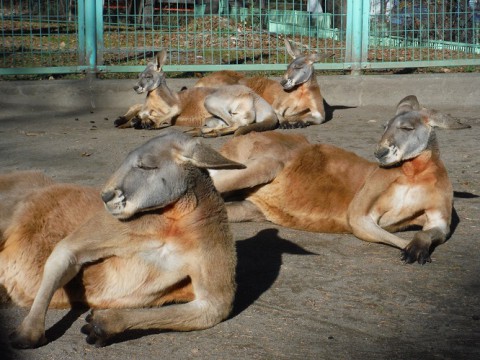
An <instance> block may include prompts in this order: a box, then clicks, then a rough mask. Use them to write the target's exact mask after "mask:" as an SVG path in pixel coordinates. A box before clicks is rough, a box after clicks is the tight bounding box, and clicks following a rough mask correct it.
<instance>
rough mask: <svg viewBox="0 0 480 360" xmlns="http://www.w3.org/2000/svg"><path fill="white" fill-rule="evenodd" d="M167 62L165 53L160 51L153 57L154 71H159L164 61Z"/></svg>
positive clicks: (163, 50)
mask: <svg viewBox="0 0 480 360" xmlns="http://www.w3.org/2000/svg"><path fill="white" fill-rule="evenodd" d="M166 60H167V51H166V50H165V49H162V51H160V52H158V53H157V55H156V56H155V70H156V71H161V70H162V67H163V65H165V61H166Z"/></svg>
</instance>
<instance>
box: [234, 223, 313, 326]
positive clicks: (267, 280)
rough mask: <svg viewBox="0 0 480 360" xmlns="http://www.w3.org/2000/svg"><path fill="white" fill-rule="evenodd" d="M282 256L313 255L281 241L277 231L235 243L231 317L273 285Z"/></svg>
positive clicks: (273, 230)
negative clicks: (235, 273) (235, 281)
mask: <svg viewBox="0 0 480 360" xmlns="http://www.w3.org/2000/svg"><path fill="white" fill-rule="evenodd" d="M283 254H293V255H316V254H315V253H312V252H309V251H307V250H305V249H303V248H301V247H300V246H298V245H296V244H294V243H292V242H290V241H288V240H285V239H282V238H280V237H279V236H278V230H277V229H265V230H262V231H260V232H259V233H258V234H257V235H255V236H254V237H252V238H249V239H246V240H242V241H237V257H238V265H237V293H236V296H235V302H234V304H233V310H232V314H231V315H230V317H231V318H233V317H235V316H237V315H238V314H240V313H241V312H242V311H244V310H245V309H246V308H248V307H249V306H250V305H252V304H253V303H254V302H255V301H256V300H257V299H258V298H259V297H260V296H261V295H262V294H263V293H264V292H265V291H267V290H268V289H269V288H270V287H271V286H272V285H273V283H274V282H275V280H276V279H277V277H278V274H279V273H280V268H281V266H282V255H283Z"/></svg>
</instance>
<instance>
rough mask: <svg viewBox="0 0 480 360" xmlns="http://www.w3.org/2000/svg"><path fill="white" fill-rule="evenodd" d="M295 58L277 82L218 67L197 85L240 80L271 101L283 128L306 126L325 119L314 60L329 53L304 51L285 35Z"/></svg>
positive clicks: (207, 85)
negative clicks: (305, 52) (308, 52)
mask: <svg viewBox="0 0 480 360" xmlns="http://www.w3.org/2000/svg"><path fill="white" fill-rule="evenodd" d="M285 46H286V48H287V51H288V53H289V54H290V56H291V57H292V58H293V61H292V62H291V63H290V64H289V65H288V68H287V71H286V73H285V74H284V76H283V79H282V80H281V81H280V82H278V81H275V80H272V79H268V78H264V77H252V78H246V77H243V76H242V75H241V74H239V73H237V72H233V71H219V72H215V73H212V74H210V75H207V76H205V77H204V78H202V79H200V80H199V81H198V82H197V83H196V85H195V87H219V86H223V85H225V84H232V83H235V82H236V83H238V84H241V85H245V86H248V87H249V88H251V89H253V90H254V91H255V92H256V93H257V94H259V95H260V96H261V97H263V98H264V99H265V100H266V101H267V102H268V103H269V104H271V105H272V107H273V109H274V111H275V113H276V114H277V118H278V121H279V123H280V124H279V126H280V127H281V128H294V127H305V126H308V125H312V124H322V123H323V122H325V109H324V105H323V97H322V94H321V92H320V85H319V84H318V82H317V78H316V76H315V69H314V66H313V65H314V63H316V62H318V61H320V60H321V59H324V58H325V57H326V56H324V55H319V54H302V53H301V52H300V51H299V50H298V49H297V47H296V45H295V44H294V43H292V42H290V41H289V40H288V39H285Z"/></svg>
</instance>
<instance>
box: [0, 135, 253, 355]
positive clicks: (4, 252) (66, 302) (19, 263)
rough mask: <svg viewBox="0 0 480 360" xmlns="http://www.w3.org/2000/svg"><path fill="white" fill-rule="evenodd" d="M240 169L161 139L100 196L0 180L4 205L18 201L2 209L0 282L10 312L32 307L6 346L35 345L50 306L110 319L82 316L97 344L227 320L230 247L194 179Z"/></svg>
mask: <svg viewBox="0 0 480 360" xmlns="http://www.w3.org/2000/svg"><path fill="white" fill-rule="evenodd" d="M242 167H244V166H243V165H240V164H238V163H235V162H233V161H230V160H228V159H225V158H224V157H222V156H221V155H220V154H218V153H217V152H216V151H214V150H213V149H211V148H210V147H207V146H204V145H202V144H201V143H199V142H198V141H197V140H194V139H192V138H191V137H190V136H188V135H185V134H182V133H178V132H175V131H167V132H165V133H163V134H162V135H160V136H158V137H156V138H154V139H152V140H150V141H148V142H147V143H145V144H144V145H142V146H141V147H139V148H137V149H136V150H134V151H132V152H131V153H130V154H129V155H128V156H127V158H126V159H125V161H124V162H123V164H122V165H121V166H120V167H119V169H118V170H117V171H116V172H115V173H114V174H113V176H112V177H111V178H110V179H109V180H108V182H107V184H106V185H105V187H104V188H103V191H102V192H101V196H100V193H99V191H98V190H96V189H93V188H88V187H82V186H76V185H72V184H54V183H53V181H52V180H50V179H48V178H46V177H45V176H44V175H42V174H40V173H33V172H30V173H25V172H20V173H13V174H9V175H3V176H0V190H1V192H0V195H1V196H2V199H3V196H4V195H5V194H4V191H5V192H6V195H7V197H8V196H9V194H10V193H12V196H11V198H13V197H14V196H15V194H17V195H18V202H17V203H14V202H13V201H9V202H8V204H7V206H8V207H9V208H8V209H2V213H5V212H4V211H6V210H8V211H9V212H10V213H12V214H13V215H12V216H11V218H10V223H9V225H8V226H7V227H6V229H2V230H3V231H2V241H1V243H0V284H1V285H3V287H5V289H6V291H7V293H8V294H9V296H10V298H11V300H12V301H13V302H14V303H15V304H18V305H20V306H30V305H31V309H30V312H29V314H28V315H27V317H26V318H25V319H24V320H23V322H22V324H21V325H20V326H19V327H18V328H17V330H16V331H15V332H14V333H13V334H12V336H11V342H12V345H14V346H15V347H19V348H33V347H37V346H40V345H42V344H45V342H46V341H47V340H46V338H45V316H46V312H47V308H48V307H49V306H50V307H57V308H58V307H69V306H72V305H74V304H76V303H82V304H86V305H88V306H89V307H91V308H103V309H108V310H99V311H98V310H96V311H95V312H92V313H91V314H90V315H89V316H88V317H87V321H88V324H87V325H86V326H85V327H84V329H83V331H84V332H85V333H86V334H88V338H87V341H88V342H89V343H95V344H96V345H97V346H101V345H104V344H105V343H106V342H107V341H108V340H109V339H110V338H111V337H112V336H114V335H116V334H119V333H121V332H123V331H125V330H127V329H128V330H131V329H168V330H177V331H189V330H198V329H205V328H208V327H211V326H214V325H216V324H217V323H219V322H220V321H222V320H223V319H225V318H226V317H227V316H228V315H229V312H230V310H231V308H232V301H233V298H234V293H235V288H236V284H235V266H236V253H235V245H234V240H233V237H232V234H231V232H230V230H229V226H228V221H227V214H226V211H225V206H224V203H223V200H222V198H221V196H220V195H219V194H218V192H217V191H216V190H215V188H214V186H213V183H212V180H211V179H210V177H209V175H208V172H207V171H206V170H204V169H205V168H220V169H228V168H232V169H233V168H237V169H238V168H242ZM25 179H27V180H28V181H24V180H25ZM12 184H13V185H12ZM15 184H21V186H16V189H14V188H15V186H14V185H15ZM30 184H32V185H30ZM20 187H21V188H22V189H20ZM12 189H13V190H12ZM20 190H23V193H24V194H25V196H24V195H22V194H21V192H20ZM102 200H103V201H102ZM4 205H5V204H4V203H1V204H0V206H2V207H3V206H4ZM42 273H43V275H42ZM165 303H173V305H170V306H165V307H161V305H163V304H165ZM147 307H154V308H151V309H135V308H147ZM122 308H128V310H127V309H122Z"/></svg>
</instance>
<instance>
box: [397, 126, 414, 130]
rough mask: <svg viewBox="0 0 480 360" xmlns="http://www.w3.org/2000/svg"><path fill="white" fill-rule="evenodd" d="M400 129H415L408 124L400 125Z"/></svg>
mask: <svg viewBox="0 0 480 360" xmlns="http://www.w3.org/2000/svg"><path fill="white" fill-rule="evenodd" d="M400 129H401V130H405V131H412V130H415V128H414V127H413V126H408V125H404V126H400Z"/></svg>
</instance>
